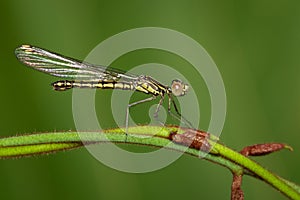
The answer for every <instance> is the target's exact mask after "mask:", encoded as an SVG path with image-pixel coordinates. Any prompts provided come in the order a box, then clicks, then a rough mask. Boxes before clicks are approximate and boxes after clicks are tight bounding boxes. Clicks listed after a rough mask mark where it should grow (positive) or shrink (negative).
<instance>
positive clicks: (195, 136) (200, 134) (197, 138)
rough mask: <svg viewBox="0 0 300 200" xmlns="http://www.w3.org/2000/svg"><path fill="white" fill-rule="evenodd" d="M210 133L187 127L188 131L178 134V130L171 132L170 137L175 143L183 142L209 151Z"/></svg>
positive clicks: (185, 144)
mask: <svg viewBox="0 0 300 200" xmlns="http://www.w3.org/2000/svg"><path fill="white" fill-rule="evenodd" d="M208 138H209V133H207V132H204V131H199V130H193V129H187V131H186V132H184V133H182V134H178V133H177V131H175V132H171V133H170V135H169V139H170V140H172V141H173V142H174V143H177V144H182V145H184V146H188V147H191V148H194V149H197V150H201V151H204V152H209V151H210V149H211V145H210V144H209V142H208V140H207V139H208Z"/></svg>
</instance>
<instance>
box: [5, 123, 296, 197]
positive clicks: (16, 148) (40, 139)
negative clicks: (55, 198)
mask: <svg viewBox="0 0 300 200" xmlns="http://www.w3.org/2000/svg"><path fill="white" fill-rule="evenodd" d="M185 131H186V129H181V128H178V127H176V126H169V127H159V126H136V127H129V128H128V137H126V135H125V134H124V129H121V128H115V129H107V130H103V131H99V132H80V133H78V132H53V133H38V134H29V135H20V136H15V137H8V138H2V139H0V158H11V157H24V156H30V155H37V154H46V153H51V152H56V151H62V150H69V149H73V148H78V147H81V146H83V145H92V144H95V143H107V142H108V141H110V142H113V143H128V144H140V145H148V146H154V147H166V146H167V148H168V149H172V150H176V151H181V152H184V153H187V154H190V155H193V156H197V157H200V158H203V159H205V160H208V161H211V162H213V163H217V164H219V165H222V166H224V167H226V168H228V169H229V170H231V171H232V172H233V173H234V174H246V175H250V176H252V177H255V178H259V179H261V180H264V181H265V182H266V183H268V184H270V185H271V186H272V187H274V188H276V189H277V190H279V191H280V192H281V193H283V194H284V195H286V196H287V197H289V198H291V199H300V193H299V191H300V189H299V186H298V185H296V184H294V183H292V182H289V181H287V180H284V179H282V178H280V177H279V176H277V175H275V174H273V173H271V172H270V171H268V170H266V169H265V168H263V167H262V166H261V165H259V164H257V163H256V162H254V161H253V160H251V159H249V158H248V157H246V156H243V155H242V154H240V153H238V152H236V151H234V150H232V149H230V148H228V147H226V146H224V145H222V144H221V143H219V142H218V138H217V137H216V136H213V135H210V137H209V138H207V141H208V142H209V144H210V145H211V146H212V149H211V151H210V152H209V153H207V152H204V151H201V150H198V149H195V148H188V147H186V146H184V145H180V144H176V143H173V142H172V141H170V134H171V133H174V132H176V133H177V134H183V133H185ZM146 136H149V137H146Z"/></svg>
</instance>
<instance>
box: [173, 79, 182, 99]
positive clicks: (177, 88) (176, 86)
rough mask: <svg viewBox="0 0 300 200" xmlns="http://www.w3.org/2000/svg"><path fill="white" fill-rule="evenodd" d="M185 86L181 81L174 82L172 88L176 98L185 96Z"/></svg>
mask: <svg viewBox="0 0 300 200" xmlns="http://www.w3.org/2000/svg"><path fill="white" fill-rule="evenodd" d="M183 86H184V84H183V83H182V82H181V81H180V80H173V81H172V86H171V89H172V93H173V94H174V95H175V96H182V95H184V94H185V92H184V90H183Z"/></svg>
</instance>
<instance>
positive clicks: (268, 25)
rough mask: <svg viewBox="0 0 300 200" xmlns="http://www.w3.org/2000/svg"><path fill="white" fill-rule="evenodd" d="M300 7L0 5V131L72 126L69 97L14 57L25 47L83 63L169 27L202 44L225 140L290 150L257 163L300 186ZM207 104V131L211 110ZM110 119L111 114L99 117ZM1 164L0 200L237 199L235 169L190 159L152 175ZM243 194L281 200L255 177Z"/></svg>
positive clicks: (50, 162) (45, 160) (66, 158)
mask: <svg viewBox="0 0 300 200" xmlns="http://www.w3.org/2000/svg"><path fill="white" fill-rule="evenodd" d="M299 9H300V2H299V1H281V0H280V1H258V0H255V1H231V0H230V1H156V0H155V1H106V2H105V1H91V0H87V1H57V0H52V1H48V0H45V1H33V0H26V1H17V0H10V1H1V2H0V10H1V12H0V20H1V31H0V34H1V37H0V40H1V47H0V66H1V78H0V92H1V98H0V109H1V114H0V121H1V126H0V135H1V136H2V137H3V136H12V135H16V134H23V133H32V132H41V131H53V130H70V129H75V125H74V122H73V118H72V107H71V106H72V93H71V91H70V92H65V93H59V92H54V91H53V90H52V89H51V87H50V86H49V84H50V83H51V82H52V81H54V80H57V79H56V78H53V77H50V76H47V75H44V74H42V73H38V72H36V71H34V70H30V69H28V68H26V67H24V66H23V65H21V64H20V63H19V62H18V61H17V60H16V58H15V56H14V49H15V48H16V47H17V46H19V45H20V44H24V43H29V44H34V45H37V46H40V47H44V48H46V49H51V50H53V51H57V52H60V53H62V54H65V55H68V56H71V57H75V58H78V59H84V58H85V56H86V55H87V54H88V53H89V51H90V50H92V49H93V48H94V47H95V46H96V45H97V44H98V43H99V42H101V41H103V40H105V39H106V38H108V37H110V36H112V35H114V34H117V33H119V32H122V31H125V30H127V29H132V28H137V27H145V26H156V27H164V28H170V29H173V30H176V31H179V32H182V33H184V34H186V35H188V36H190V37H192V38H193V39H195V40H196V41H197V42H199V43H200V44H201V45H202V46H203V47H204V48H205V49H206V50H207V51H208V53H209V54H210V55H211V57H212V58H213V59H214V61H215V63H216V64H217V66H218V68H219V70H220V72H221V74H222V77H223V80H224V84H225V87H226V92H227V106H228V107H227V108H228V110H227V117H226V122H225V126H224V129H223V132H222V135H221V140H222V141H223V143H225V144H226V145H228V146H230V147H232V148H235V149H241V148H242V147H244V146H246V145H250V144H255V143H263V142H276V141H277V142H285V143H288V144H290V145H291V146H292V147H294V152H292V153H291V152H288V151H283V152H279V153H275V154H273V155H269V156H266V157H262V158H256V160H257V161H258V162H260V163H262V164H263V165H264V166H266V167H267V168H268V169H270V170H272V171H274V172H276V173H278V174H279V175H281V176H283V177H285V178H287V179H289V180H291V181H294V182H297V183H300V175H299V173H298V172H299V168H300V161H299V155H300V146H299V139H300V135H299V130H300V123H299V119H300V103H299V102H300V101H299V100H300V79H299V74H300V67H299V66H300V56H299V52H300V12H299ZM163 54H164V55H163V56H162V58H161V57H160V56H159V55H160V54H159V52H154V53H153V52H152V53H151V51H149V52H136V54H132V55H128V56H127V57H126V55H125V56H123V57H122V58H120V60H117V61H116V62H115V63H114V66H116V67H117V66H119V68H122V67H120V66H123V65H124V66H127V67H128V68H127V69H129V68H130V67H133V66H135V65H137V64H142V63H146V62H159V61H161V60H165V63H167V64H170V63H174V65H175V63H177V64H178V62H179V63H180V62H181V61H180V60H179V61H178V62H175V61H176V59H178V58H176V56H171V57H168V55H166V53H163ZM174 60H175V61H174ZM110 94H111V93H110V91H104V92H103V98H99V99H100V100H101V101H102V102H110V101H109V98H110ZM99 95H101V93H99ZM97 98H98V97H97ZM205 98H207V97H204V99H205ZM108 105H109V104H108ZM201 105H202V108H203V107H204V108H203V112H204V114H203V113H201V117H202V118H203V120H204V122H203V128H202V129H206V128H207V127H206V126H207V123H208V119H209V117H210V116H209V114H210V112H209V106H210V104H209V101H202V102H201ZM100 107H101V106H100ZM99 109H101V108H99ZM137 110H138V109H137ZM201 111H202V110H201ZM109 112H110V110H109V109H107V108H106V110H105V112H101V113H104V114H106V113H107V115H109ZM137 112H138V111H137ZM137 114H138V113H137ZM99 115H100V114H99ZM101 115H102V114H101ZM141 115H142V114H141ZM106 124H107V126H108V127H109V126H110V124H113V123H112V122H109V121H108V122H107V123H106ZM141 148H142V147H141ZM0 163H1V164H0V177H1V181H0V192H1V199H83V198H84V199H117V198H118V199H124V200H125V199H131V200H134V199H154V198H156V199H162V198H170V199H183V198H184V199H189V198H196V199H230V184H231V174H230V172H229V171H227V170H226V169H224V168H221V167H219V166H216V165H214V164H212V163H209V162H206V161H200V160H198V159H197V158H194V157H191V156H187V155H184V156H182V157H181V158H180V159H179V160H177V161H176V162H174V163H173V164H171V165H170V166H168V167H166V168H164V169H162V170H159V171H155V172H152V173H147V174H128V173H123V172H119V171H116V170H114V169H110V168H108V167H106V166H104V165H103V164H101V163H99V162H98V161H97V160H95V159H94V158H93V157H92V156H91V155H90V154H89V153H88V152H87V151H86V150H85V149H80V150H73V151H69V152H63V153H57V154H55V155H49V156H40V157H34V158H25V159H14V160H0ZM243 189H244V192H245V197H246V199H285V197H284V196H282V195H281V194H279V193H278V192H277V191H275V190H274V189H273V188H271V187H269V186H268V185H266V184H265V183H262V182H261V181H257V180H254V179H252V178H249V177H245V178H244V182H243Z"/></svg>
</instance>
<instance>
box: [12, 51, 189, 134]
mask: <svg viewBox="0 0 300 200" xmlns="http://www.w3.org/2000/svg"><path fill="white" fill-rule="evenodd" d="M15 54H16V56H17V58H18V59H19V61H21V62H22V63H24V64H25V65H27V66H29V67H31V68H33V69H35V70H38V71H41V72H44V73H46V74H50V75H52V76H56V77H61V78H65V79H71V80H60V81H56V82H54V83H52V86H53V89H54V90H57V91H65V90H68V89H71V88H100V89H121V90H133V91H138V92H143V93H146V94H150V95H152V96H151V97H149V98H147V99H143V100H140V101H137V102H134V103H131V104H129V105H128V106H127V110H126V129H127V127H128V116H129V108H130V107H132V106H135V105H137V104H140V103H143V102H147V101H151V100H154V99H155V98H156V97H160V100H159V103H158V105H157V107H156V110H155V112H154V117H155V118H156V119H158V112H159V110H160V107H161V105H162V103H163V101H164V98H165V95H167V96H168V98H169V103H168V113H169V114H170V115H172V116H173V117H174V118H176V119H177V120H179V121H181V119H182V122H183V123H184V124H185V125H187V126H189V127H192V125H191V123H190V122H189V121H187V120H186V119H185V118H184V117H182V116H181V114H180V112H179V110H178V108H177V106H176V104H175V101H174V99H173V95H174V96H183V95H185V94H186V92H187V91H188V88H189V86H188V85H187V84H184V83H183V82H182V81H180V80H177V79H175V80H173V81H172V85H171V87H169V86H166V85H163V84H161V83H160V82H158V81H157V80H155V79H153V78H152V77H150V76H145V75H139V76H137V75H132V74H127V73H125V72H124V71H121V70H118V69H114V68H110V67H103V66H99V65H93V64H90V63H86V62H82V61H79V60H76V59H73V58H68V57H66V56H62V55H59V54H57V53H53V52H50V51H48V50H45V49H41V48H38V47H34V46H30V45H22V46H20V47H18V48H17V49H16V50H15ZM171 105H173V106H174V109H175V111H176V114H174V113H172V112H171ZM126 132H127V131H126ZM126 134H127V133H126Z"/></svg>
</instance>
